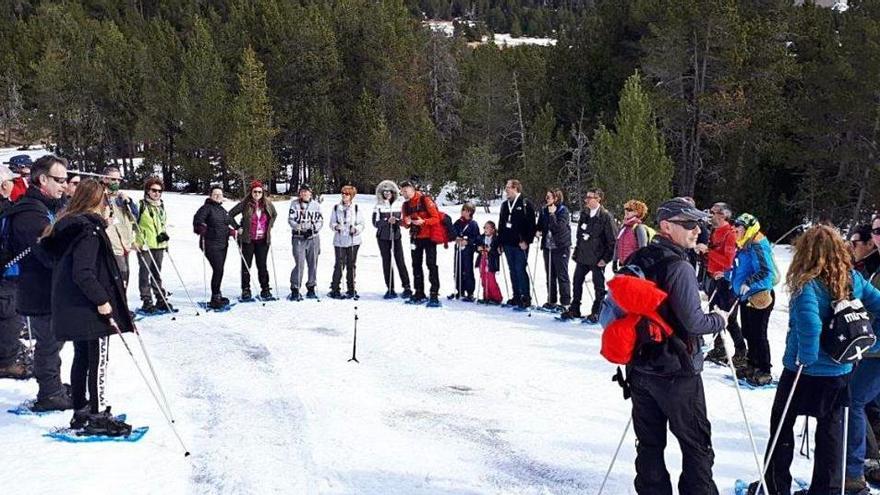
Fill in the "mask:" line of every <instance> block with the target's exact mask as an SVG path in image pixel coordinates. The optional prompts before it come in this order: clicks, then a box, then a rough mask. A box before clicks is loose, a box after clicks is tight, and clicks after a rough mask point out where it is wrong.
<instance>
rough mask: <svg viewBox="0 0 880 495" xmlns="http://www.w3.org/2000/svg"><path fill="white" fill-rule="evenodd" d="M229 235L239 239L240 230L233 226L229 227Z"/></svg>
mask: <svg viewBox="0 0 880 495" xmlns="http://www.w3.org/2000/svg"><path fill="white" fill-rule="evenodd" d="M229 237H232V238H233V239H238V231H237V230H235V229H233V228H232V227H229Z"/></svg>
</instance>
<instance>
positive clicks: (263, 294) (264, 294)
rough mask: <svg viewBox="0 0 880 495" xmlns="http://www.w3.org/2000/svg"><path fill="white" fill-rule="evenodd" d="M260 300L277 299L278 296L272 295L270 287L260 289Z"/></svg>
mask: <svg viewBox="0 0 880 495" xmlns="http://www.w3.org/2000/svg"><path fill="white" fill-rule="evenodd" d="M260 300H261V301H277V300H278V298H277V297H275V296H273V295H272V289H263V290H261V291H260Z"/></svg>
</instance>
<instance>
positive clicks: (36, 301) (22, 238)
mask: <svg viewBox="0 0 880 495" xmlns="http://www.w3.org/2000/svg"><path fill="white" fill-rule="evenodd" d="M30 182H31V185H30V187H28V189H27V192H25V195H24V197H22V198H21V199H20V200H18V202H17V203H16V204H15V206H13V208H12V210H11V211H10V213H9V215H10V216H11V219H10V221H11V224H10V228H11V230H10V234H11V235H10V241H11V242H10V247H11V251H12V253H14V254H21V253H24V252H25V251H26V250H28V249H31V251H30V253H29V254H27V255H26V256H25V257H24V258H22V259H21V261H19V262H18V270H19V275H18V278H17V281H16V283H17V284H18V288H17V292H16V311H17V312H18V313H19V314H20V315H23V316H25V317H26V318H27V321H28V324H29V325H30V330H31V332H32V334H33V336H34V339H35V340H36V346H35V347H34V376H35V377H36V378H37V384H38V385H39V387H40V388H39V391H38V392H37V400H36V402H35V403H34V405H33V410H34V411H53V410H64V409H70V408H71V407H72V403H71V400H70V395H69V394H68V392H67V389H66V388H65V387H64V385H63V384H62V383H61V356H60V355H59V353H60V352H61V347H62V345H63V344H62V343H61V342H58V341H57V340H56V339H55V334H54V333H53V332H52V308H51V300H52V297H51V295H52V294H51V286H52V260H51V258H50V257H49V256H48V255H47V254H46V253H45V252H43V251H42V250H41V249H32V248H34V247H35V246H36V244H37V240H38V239H39V238H40V236H41V235H42V234H43V230H45V228H46V227H48V226H49V224H50V223H52V222H54V221H55V214H56V212H57V210H58V208H59V207H60V206H61V202H62V197H63V196H64V189H65V184H66V183H67V160H65V159H64V158H59V157H57V156H55V155H46V156H43V157H41V158H39V159H38V160H37V161H36V162H35V163H34V166H33V167H32V168H31V179H30Z"/></svg>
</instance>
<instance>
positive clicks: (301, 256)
mask: <svg viewBox="0 0 880 495" xmlns="http://www.w3.org/2000/svg"><path fill="white" fill-rule="evenodd" d="M291 245H292V246H293V262H294V265H293V270H291V272H290V288H291V292H293V289H296V290H299V288H300V287H302V279H303V273H304V272H305V268H306V265H307V264H308V268H309V279H308V280H307V281H306V288H308V289H312V288H314V287H315V285H317V276H318V275H317V274H318V255H319V254H321V239H320V238H319V237H318V236H317V235H315V236H314V237H312V238H310V239H306V238H304V237H294V238H293V240H292V241H291Z"/></svg>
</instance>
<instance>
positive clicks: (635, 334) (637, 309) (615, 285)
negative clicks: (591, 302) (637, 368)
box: [600, 274, 672, 364]
mask: <svg viewBox="0 0 880 495" xmlns="http://www.w3.org/2000/svg"><path fill="white" fill-rule="evenodd" d="M608 299H610V301H609V300H608ZM608 299H606V304H604V305H603V306H604V307H603V313H604V312H605V307H607V308H609V310H610V311H614V312H615V315H616V316H617V317H616V318H613V317H612V318H610V319H608V318H606V325H603V328H604V329H603V331H602V349H601V351H600V352H601V354H602V356H604V357H605V359H607V360H608V361H611V362H612V363H614V364H629V363H630V361H632V358H633V356H634V355H635V352H636V349H637V348H638V347H639V345H640V344H642V343H644V342H648V341H651V342H656V343H660V342H663V341H664V340H666V339H667V338H669V337H670V336H671V335H672V328H671V327H670V326H669V325H668V324H667V323H666V322H665V321H663V318H662V317H661V316H660V315H659V314H658V313H657V308H658V307H660V304H662V303H663V301H665V300H666V293H665V292H663V291H662V290H660V289H659V288H658V287H657V284H655V283H654V282H652V281H650V280H648V279H645V278H642V277H639V276H635V275H623V274H620V275H616V276H615V277H614V278H612V279H611V280H610V281H609V282H608ZM612 304H613V305H615V306H616V309H614V308H611V305H612ZM609 320H610V321H609Z"/></svg>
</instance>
